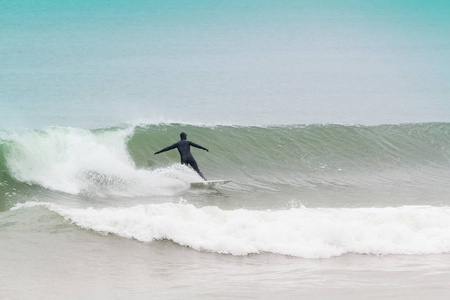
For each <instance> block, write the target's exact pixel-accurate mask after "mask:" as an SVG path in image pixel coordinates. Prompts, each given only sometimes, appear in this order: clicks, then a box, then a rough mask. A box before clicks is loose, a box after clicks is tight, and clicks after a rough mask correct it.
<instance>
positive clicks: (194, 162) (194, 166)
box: [189, 158, 206, 180]
mask: <svg viewBox="0 0 450 300" xmlns="http://www.w3.org/2000/svg"><path fill="white" fill-rule="evenodd" d="M189 164H190V165H191V167H192V168H193V169H194V170H195V172H197V173H198V175H200V177H201V178H203V179H204V180H206V178H205V176H203V174H202V172H200V169H199V168H198V165H197V162H196V161H195V159H193V158H192V159H190V160H189Z"/></svg>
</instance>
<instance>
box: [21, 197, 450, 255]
mask: <svg viewBox="0 0 450 300" xmlns="http://www.w3.org/2000/svg"><path fill="white" fill-rule="evenodd" d="M34 206H41V207H45V208H46V209H48V210H50V211H53V212H55V213H57V214H58V215H60V216H62V217H64V218H65V219H66V220H68V221H69V222H73V223H75V224H76V225H77V226H79V227H81V228H84V229H88V230H93V231H95V232H99V233H102V234H114V235H117V236H121V237H124V238H133V239H136V240H139V241H142V242H152V241H154V240H170V241H173V242H175V243H177V244H179V245H182V246H188V247H191V248H193V249H196V250H199V251H209V252H217V253H223V254H232V255H247V254H252V253H263V252H264V253H276V254H282V255H290V256H297V257H304V258H328V257H333V256H339V255H343V254H346V253H358V254H377V255H378V254H435V253H449V252H450V234H449V232H450V208H449V207H445V208H442V207H440V208H437V207H415V206H410V207H397V208H359V209H358V208H353V209H350V208H347V209H345V208H341V209H336V208H313V209H309V208H297V209H289V210H279V211H270V210H265V211H253V210H245V209H237V210H230V211H226V210H222V209H219V208H217V207H201V208H197V207H195V206H194V205H192V204H182V203H180V204H175V203H164V204H152V205H139V206H134V207H126V208H124V207H117V208H103V209H93V208H87V209H80V208H68V207H64V206H60V205H55V204H51V203H42V202H40V203H38V202H28V203H25V204H20V205H16V207H14V208H13V209H15V210H18V209H26V208H31V207H34Z"/></svg>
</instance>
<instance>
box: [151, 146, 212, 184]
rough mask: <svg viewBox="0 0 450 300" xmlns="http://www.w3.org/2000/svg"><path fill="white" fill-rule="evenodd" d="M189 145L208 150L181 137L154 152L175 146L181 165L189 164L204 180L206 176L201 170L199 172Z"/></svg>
mask: <svg viewBox="0 0 450 300" xmlns="http://www.w3.org/2000/svg"><path fill="white" fill-rule="evenodd" d="M190 146H194V147H196V148H199V149H203V150H205V151H209V150H208V149H206V148H204V147H202V146H200V145H197V144H196V143H193V142H191V141H188V140H183V139H182V140H179V141H178V142H176V143H175V144H173V145H171V146H169V147H166V148H164V149H162V150H160V151H158V152H155V154H159V153H162V152H165V151H168V150H172V149H175V148H177V149H178V152H179V153H180V157H181V163H182V164H183V165H188V164H189V165H191V167H192V168H193V169H194V170H195V171H196V172H197V173H198V175H200V176H201V177H202V178H203V179H204V180H206V178H205V177H204V176H203V174H202V172H200V169H199V168H198V165H197V162H196V161H195V159H194V157H193V156H192V154H191V147H190Z"/></svg>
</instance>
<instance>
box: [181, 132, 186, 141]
mask: <svg viewBox="0 0 450 300" xmlns="http://www.w3.org/2000/svg"><path fill="white" fill-rule="evenodd" d="M180 138H181V139H182V140H185V139H186V138H187V134H186V133H184V132H182V133H180Z"/></svg>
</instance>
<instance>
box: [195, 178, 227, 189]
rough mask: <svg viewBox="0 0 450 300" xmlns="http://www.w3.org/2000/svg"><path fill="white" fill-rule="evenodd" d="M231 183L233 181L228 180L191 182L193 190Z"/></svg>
mask: <svg viewBox="0 0 450 300" xmlns="http://www.w3.org/2000/svg"><path fill="white" fill-rule="evenodd" d="M231 181H232V180H229V179H226V180H205V181H198V182H191V188H208V187H214V186H217V185H221V184H226V183H228V182H231Z"/></svg>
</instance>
